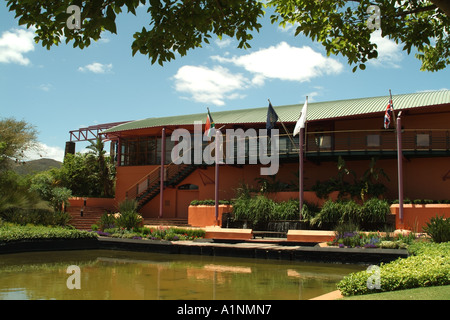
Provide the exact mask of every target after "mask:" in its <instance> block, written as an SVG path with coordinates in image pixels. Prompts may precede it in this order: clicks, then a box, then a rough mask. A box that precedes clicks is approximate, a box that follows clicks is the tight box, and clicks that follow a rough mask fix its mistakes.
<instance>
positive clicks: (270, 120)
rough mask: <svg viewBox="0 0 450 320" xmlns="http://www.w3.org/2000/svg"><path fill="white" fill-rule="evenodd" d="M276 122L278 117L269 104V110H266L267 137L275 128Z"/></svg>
mask: <svg viewBox="0 0 450 320" xmlns="http://www.w3.org/2000/svg"><path fill="white" fill-rule="evenodd" d="M277 121H278V115H277V113H276V112H275V110H274V109H273V107H272V103H270V102H269V108H268V109H267V123H266V129H267V136H270V133H271V130H272V129H273V128H275V123H276V122H277Z"/></svg>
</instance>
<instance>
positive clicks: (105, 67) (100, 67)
mask: <svg viewBox="0 0 450 320" xmlns="http://www.w3.org/2000/svg"><path fill="white" fill-rule="evenodd" d="M112 67H113V65H112V63H110V64H102V63H99V62H94V63H91V64H88V65H86V66H84V67H79V68H78V71H82V72H86V71H90V72H93V73H109V72H111V71H112Z"/></svg>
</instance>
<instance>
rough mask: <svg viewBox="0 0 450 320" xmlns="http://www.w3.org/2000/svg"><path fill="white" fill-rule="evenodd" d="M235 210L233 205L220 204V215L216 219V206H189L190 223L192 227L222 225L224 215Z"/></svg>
mask: <svg viewBox="0 0 450 320" xmlns="http://www.w3.org/2000/svg"><path fill="white" fill-rule="evenodd" d="M232 211H233V206H231V205H219V212H218V217H217V220H216V207H215V206H189V209H188V224H189V225H191V226H192V227H200V228H203V227H209V226H222V215H223V214H224V213H229V212H232Z"/></svg>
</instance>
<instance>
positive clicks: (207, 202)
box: [190, 199, 231, 206]
mask: <svg viewBox="0 0 450 320" xmlns="http://www.w3.org/2000/svg"><path fill="white" fill-rule="evenodd" d="M229 204H231V201H230V200H219V205H229ZM190 205H191V206H214V205H216V200H214V199H207V200H192V201H191V203H190Z"/></svg>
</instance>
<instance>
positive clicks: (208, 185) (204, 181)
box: [116, 157, 450, 218]
mask: <svg viewBox="0 0 450 320" xmlns="http://www.w3.org/2000/svg"><path fill="white" fill-rule="evenodd" d="M346 163H347V167H348V168H349V169H351V170H354V171H355V172H356V174H357V177H361V176H362V174H363V173H364V171H365V170H367V169H368V168H369V164H370V161H369V160H359V161H347V162H346ZM403 165H404V196H405V198H409V199H411V200H413V199H432V200H442V199H450V179H443V177H444V176H445V174H446V173H447V172H448V171H449V170H450V159H449V158H446V157H442V158H411V159H409V160H404V163H403ZM297 166H298V165H297V164H296V163H290V164H282V165H281V166H280V170H279V173H278V174H277V175H276V179H277V180H280V181H284V182H288V183H289V182H291V181H295V180H296V179H297V178H296V172H297V171H298V168H297ZM376 166H377V167H379V168H382V169H383V170H384V171H385V172H386V174H387V175H388V177H389V179H390V181H387V180H384V179H383V180H381V181H382V182H383V183H385V185H386V186H387V187H388V192H387V194H386V197H387V198H389V199H396V198H397V197H398V184H397V162H396V159H384V160H379V161H378V162H377V165H376ZM152 169H153V167H152V166H148V167H120V168H118V170H117V186H116V200H117V202H120V201H122V200H123V199H125V192H126V190H127V189H128V188H129V187H130V186H132V185H133V184H134V183H136V181H137V180H139V179H140V178H141V177H142V176H144V175H145V174H147V173H148V172H150V171H149V170H152ZM336 175H337V168H336V163H335V162H322V163H320V164H316V163H313V162H311V161H308V160H307V161H306V162H305V180H304V183H305V191H307V190H310V189H311V187H312V186H313V185H314V184H315V183H316V181H317V180H319V181H326V180H328V179H330V178H331V177H336ZM261 177H262V176H260V175H259V166H258V165H247V166H244V167H242V168H239V167H235V166H229V165H223V166H221V167H220V189H219V196H220V199H223V200H225V199H226V200H229V199H232V198H233V197H234V196H235V189H236V188H237V187H238V186H239V184H240V183H241V182H246V183H248V184H250V185H253V186H255V187H256V186H257V182H256V181H255V179H256V178H261ZM266 178H268V177H267V176H266ZM352 179H353V177H352V176H347V177H346V180H347V181H349V182H351V181H352ZM183 184H194V185H197V186H198V187H199V189H198V191H194V192H192V191H190V190H189V191H188V190H178V189H177V188H166V189H165V191H164V201H163V209H164V213H163V215H164V217H168V218H175V217H178V218H180V217H186V218H187V207H188V204H187V202H188V200H189V197H191V200H194V199H199V200H206V199H214V167H213V166H211V167H206V168H204V169H197V170H196V171H194V172H193V173H192V174H191V175H190V176H189V177H187V178H186V179H185V180H184V181H182V182H181V183H180V184H179V185H178V186H180V185H183ZM178 186H177V187H178ZM182 199H184V200H182ZM181 202H183V203H184V204H181ZM189 202H190V201H189ZM181 206H182V207H181ZM141 213H142V214H143V215H144V216H145V217H157V216H158V214H159V196H157V197H156V198H154V199H153V200H152V201H150V203H148V204H147V205H145V206H144V207H143V208H142V210H141Z"/></svg>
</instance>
